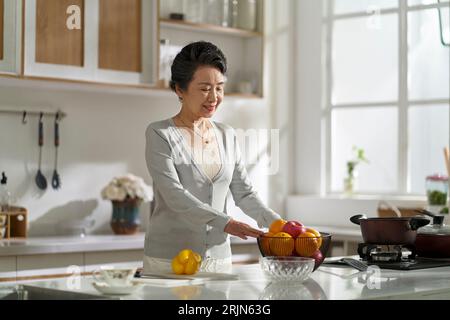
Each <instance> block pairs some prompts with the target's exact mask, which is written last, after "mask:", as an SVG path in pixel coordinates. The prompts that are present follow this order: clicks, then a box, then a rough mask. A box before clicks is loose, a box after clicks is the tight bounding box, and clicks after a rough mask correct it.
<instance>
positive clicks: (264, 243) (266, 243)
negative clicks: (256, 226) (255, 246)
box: [259, 232, 273, 256]
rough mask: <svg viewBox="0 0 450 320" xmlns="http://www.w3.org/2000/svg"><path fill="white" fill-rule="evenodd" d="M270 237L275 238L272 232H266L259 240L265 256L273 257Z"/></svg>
mask: <svg viewBox="0 0 450 320" xmlns="http://www.w3.org/2000/svg"><path fill="white" fill-rule="evenodd" d="M270 237H273V233H272V232H266V233H264V234H263V235H262V237H261V239H259V243H260V248H261V251H262V252H263V253H264V255H265V256H270V255H272V254H271V253H270Z"/></svg>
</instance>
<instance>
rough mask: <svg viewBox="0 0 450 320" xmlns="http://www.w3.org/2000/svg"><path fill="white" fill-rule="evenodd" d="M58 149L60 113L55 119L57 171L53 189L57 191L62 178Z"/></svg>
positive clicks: (54, 172)
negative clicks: (59, 172)
mask: <svg viewBox="0 0 450 320" xmlns="http://www.w3.org/2000/svg"><path fill="white" fill-rule="evenodd" d="M58 147H59V112H57V113H56V117H55V169H54V170H53V177H52V187H53V189H55V190H57V189H59V188H60V187H61V178H60V176H59V174H58Z"/></svg>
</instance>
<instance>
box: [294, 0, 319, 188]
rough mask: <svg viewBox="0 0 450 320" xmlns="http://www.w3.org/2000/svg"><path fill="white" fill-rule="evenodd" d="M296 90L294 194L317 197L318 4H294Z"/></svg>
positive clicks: (303, 1) (314, 1) (308, 0)
mask: <svg viewBox="0 0 450 320" xmlns="http://www.w3.org/2000/svg"><path fill="white" fill-rule="evenodd" d="M295 5H296V7H295V12H296V16H297V19H296V27H295V29H296V32H297V36H296V38H297V39H298V42H297V44H296V49H297V54H296V69H295V73H296V79H295V80H296V88H297V90H296V91H295V105H294V108H295V109H296V113H295V127H296V130H295V145H296V148H295V155H296V158H295V164H296V174H295V194H316V195H319V194H321V192H322V193H323V190H321V186H324V185H325V183H324V179H325V176H324V173H325V171H324V170H322V169H324V166H323V159H324V154H323V151H322V150H321V144H322V142H321V140H322V139H323V137H324V133H323V132H322V125H321V121H322V115H323V111H322V110H323V102H322V90H323V87H322V79H323V70H324V67H325V64H324V59H323V57H322V46H323V45H322V40H323V36H324V31H325V30H323V29H322V10H323V8H322V1H317V0H300V1H295Z"/></svg>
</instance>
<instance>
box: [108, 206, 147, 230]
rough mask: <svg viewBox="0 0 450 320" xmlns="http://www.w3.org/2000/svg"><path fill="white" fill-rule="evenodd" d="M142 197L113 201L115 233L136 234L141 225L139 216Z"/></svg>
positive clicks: (112, 221)
mask: <svg viewBox="0 0 450 320" xmlns="http://www.w3.org/2000/svg"><path fill="white" fill-rule="evenodd" d="M141 202H142V201H141V200H140V199H127V200H124V201H112V206H113V212H112V217H111V228H112V230H113V232H114V233H115V234H120V235H131V234H136V233H137V232H138V230H139V227H140V225H141V221H140V217H139V208H140V205H141Z"/></svg>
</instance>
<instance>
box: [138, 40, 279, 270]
mask: <svg viewBox="0 0 450 320" xmlns="http://www.w3.org/2000/svg"><path fill="white" fill-rule="evenodd" d="M226 71H227V61H226V58H225V56H224V54H223V53H222V51H221V50H220V49H219V48H217V47H216V46H215V45H214V44H212V43H209V42H204V41H201V42H195V43H191V44H189V45H187V46H186V47H184V48H183V49H182V50H181V52H180V53H179V54H178V55H177V56H176V57H175V60H174V62H173V65H172V80H171V83H170V86H171V88H172V90H173V91H174V92H175V93H176V95H177V96H178V99H179V101H180V103H181V110H180V112H179V113H178V114H176V115H175V116H173V117H172V118H169V119H166V120H163V121H158V122H154V123H151V124H150V125H149V126H148V128H147V131H146V139H147V145H146V161H147V166H148V170H149V172H150V175H151V177H152V179H153V189H154V193H155V199H154V201H155V202H154V205H153V209H152V212H151V214H150V219H149V224H148V227H147V233H146V237H145V256H144V274H145V273H154V272H171V259H172V258H173V257H175V256H176V255H177V254H178V252H179V251H181V250H183V249H186V248H188V249H192V250H193V251H194V252H197V253H199V254H200V255H201V256H202V264H201V266H200V271H208V272H231V261H232V260H231V247H230V240H229V235H234V236H237V237H240V238H242V239H247V237H258V236H259V235H261V234H262V233H263V232H262V231H261V230H258V229H254V228H252V227H251V226H249V225H248V224H245V223H242V222H239V221H236V220H234V219H232V218H231V217H230V216H229V215H228V214H227V212H226V207H227V205H226V199H227V193H228V191H231V194H232V196H233V199H234V201H235V204H236V205H237V206H238V207H239V208H241V209H242V211H243V212H244V213H245V214H247V215H249V216H250V217H251V218H253V219H254V220H256V221H257V223H258V226H259V227H260V228H263V227H269V226H270V224H271V223H272V222H273V221H274V220H276V219H280V216H279V215H278V214H276V213H275V212H274V211H272V210H271V209H269V208H268V207H266V206H265V205H264V204H263V202H262V201H261V199H260V198H259V197H258V195H257V193H256V191H255V189H254V188H253V187H252V185H251V182H250V180H249V178H248V175H247V171H246V169H245V166H244V163H243V161H242V158H241V154H240V151H239V146H238V143H237V140H236V135H235V132H234V130H233V128H231V127H230V126H228V125H226V124H223V123H219V122H215V121H213V120H212V118H213V116H214V114H215V113H216V112H217V110H218V109H219V107H220V105H221V103H222V101H223V99H224V86H225V74H226Z"/></svg>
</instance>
